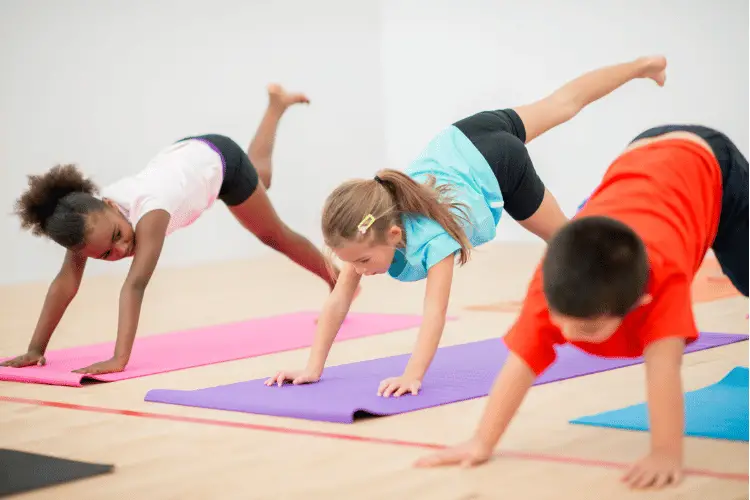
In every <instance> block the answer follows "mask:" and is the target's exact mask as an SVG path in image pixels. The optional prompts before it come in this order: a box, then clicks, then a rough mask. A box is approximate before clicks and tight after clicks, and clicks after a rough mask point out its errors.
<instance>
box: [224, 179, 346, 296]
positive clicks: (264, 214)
mask: <svg viewBox="0 0 750 500" xmlns="http://www.w3.org/2000/svg"><path fill="white" fill-rule="evenodd" d="M229 210H230V212H232V215H234V216H235V218H236V219H237V220H238V221H239V222H240V224H242V226H243V227H244V228H245V229H247V230H248V231H250V232H251V233H253V234H254V235H255V236H257V237H258V239H260V240H261V241H262V242H263V243H264V244H265V245H267V246H269V247H271V248H273V249H274V250H276V251H278V252H281V253H283V254H284V255H286V256H287V257H289V258H290V259H291V260H292V261H294V262H296V263H297V264H299V265H300V266H302V267H304V268H305V269H307V270H308V271H310V272H312V273H314V274H316V275H317V276H319V277H320V278H321V279H323V280H324V281H325V282H326V283H327V284H328V286H329V287H330V289H331V290H333V287H334V285H335V284H336V279H337V278H338V274H339V270H338V269H336V268H335V267H333V266H332V267H333V269H334V275H333V276H332V275H331V273H330V272H329V270H328V267H327V266H326V259H325V257H324V256H323V254H322V253H321V252H320V250H318V249H317V248H315V245H313V244H312V242H311V241H310V240H308V239H307V238H305V237H304V236H302V235H301V234H298V233H296V232H294V231H293V230H292V229H290V228H289V227H288V226H287V225H286V224H284V222H283V221H282V220H281V219H280V218H279V216H278V214H277V213H276V210H274V208H273V205H271V200H269V199H268V194H267V193H266V188H265V186H264V185H263V184H259V185H258V188H257V189H256V190H255V192H254V193H253V194H252V196H250V198H248V199H247V200H245V201H244V202H243V203H241V204H239V205H236V206H232V207H229Z"/></svg>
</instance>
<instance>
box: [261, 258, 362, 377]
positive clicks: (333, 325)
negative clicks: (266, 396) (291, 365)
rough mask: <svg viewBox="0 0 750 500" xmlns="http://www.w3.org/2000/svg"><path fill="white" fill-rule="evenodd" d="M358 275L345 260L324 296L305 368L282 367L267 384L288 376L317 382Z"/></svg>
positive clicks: (354, 291)
mask: <svg viewBox="0 0 750 500" xmlns="http://www.w3.org/2000/svg"><path fill="white" fill-rule="evenodd" d="M360 279H361V276H360V275H359V274H358V273H357V271H356V270H355V269H354V266H352V265H351V264H344V266H343V268H342V270H341V274H340V275H339V279H338V281H337V282H336V286H335V287H334V289H333V292H332V293H331V294H330V295H329V296H328V298H327V299H326V302H325V305H324V306H323V311H322V312H321V313H320V317H319V318H318V327H317V329H316V331H315V338H314V339H313V344H312V348H311V349H310V358H309V359H308V362H307V367H306V368H305V369H304V370H282V371H279V372H276V374H275V375H274V376H273V377H270V378H268V379H267V380H266V382H265V383H266V385H267V386H272V385H278V386H281V385H282V384H283V383H284V382H286V381H287V380H289V381H291V382H292V383H293V384H306V383H310V382H317V381H318V380H320V377H321V375H322V374H323V368H324V367H325V364H326V359H327V358H328V353H329V352H330V351H331V347H332V346H333V341H334V340H335V339H336V335H337V334H338V332H339V330H340V329H341V324H342V323H343V322H344V319H346V315H347V314H348V313H349V308H350V307H351V305H352V300H354V295H355V294H356V292H357V288H358V287H359V282H360Z"/></svg>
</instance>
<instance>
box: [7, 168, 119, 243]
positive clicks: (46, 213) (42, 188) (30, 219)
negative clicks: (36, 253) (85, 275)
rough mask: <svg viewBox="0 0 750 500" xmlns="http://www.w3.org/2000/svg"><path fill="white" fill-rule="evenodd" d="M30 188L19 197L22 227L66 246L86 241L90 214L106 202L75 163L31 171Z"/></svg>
mask: <svg viewBox="0 0 750 500" xmlns="http://www.w3.org/2000/svg"><path fill="white" fill-rule="evenodd" d="M28 181H29V187H28V189H27V190H26V191H25V192H24V193H23V194H22V195H21V196H20V198H18V200H16V204H15V213H16V215H18V217H19V218H20V219H21V227H22V228H23V229H28V230H30V231H31V233H32V234H33V235H35V236H46V237H48V238H50V239H51V240H53V241H55V242H56V243H58V244H60V245H62V246H63V247H65V248H70V249H76V248H79V247H80V246H81V245H83V244H84V242H85V241H84V240H85V237H86V217H87V215H88V214H89V213H91V212H97V211H102V210H104V209H105V208H106V205H105V204H104V202H103V201H101V200H100V199H98V198H96V197H94V196H93V195H94V194H95V193H96V192H97V189H96V185H95V184H94V183H93V182H92V181H91V180H90V179H86V178H85V177H84V176H83V174H82V173H81V172H80V171H79V170H78V169H77V168H76V166H75V165H57V166H55V167H52V168H51V169H50V170H49V171H48V172H47V173H45V174H43V175H29V176H28Z"/></svg>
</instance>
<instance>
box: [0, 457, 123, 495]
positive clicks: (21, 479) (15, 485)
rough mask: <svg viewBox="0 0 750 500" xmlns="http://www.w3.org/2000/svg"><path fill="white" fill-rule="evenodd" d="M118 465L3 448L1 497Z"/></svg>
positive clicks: (59, 482) (100, 472) (0, 478)
mask: <svg viewBox="0 0 750 500" xmlns="http://www.w3.org/2000/svg"><path fill="white" fill-rule="evenodd" d="M114 468H115V466H114V465H107V464H94V463H89V462H79V461H77V460H69V459H66V458H58V457H51V456H48V455H38V454H36V453H28V452H25V451H18V450H9V449H5V448H0V497H5V496H8V495H14V494H17V493H22V492H25V491H32V490H36V489H39V488H46V487H48V486H53V485H58V484H64V483H69V482H71V481H76V480H78V479H83V478H87V477H93V476H98V475H100V474H107V473H110V472H112V471H113V470H114Z"/></svg>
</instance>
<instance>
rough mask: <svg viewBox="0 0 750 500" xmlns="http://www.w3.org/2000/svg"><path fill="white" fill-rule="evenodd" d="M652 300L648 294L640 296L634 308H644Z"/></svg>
mask: <svg viewBox="0 0 750 500" xmlns="http://www.w3.org/2000/svg"><path fill="white" fill-rule="evenodd" d="M653 300H654V298H653V297H652V296H651V295H650V294H648V293H647V294H645V295H641V298H640V299H639V300H638V305H637V306H636V307H642V306H646V305H648V304H650V303H651V301H653Z"/></svg>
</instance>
